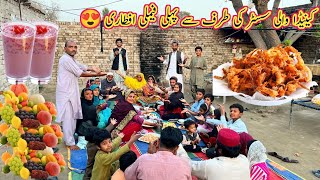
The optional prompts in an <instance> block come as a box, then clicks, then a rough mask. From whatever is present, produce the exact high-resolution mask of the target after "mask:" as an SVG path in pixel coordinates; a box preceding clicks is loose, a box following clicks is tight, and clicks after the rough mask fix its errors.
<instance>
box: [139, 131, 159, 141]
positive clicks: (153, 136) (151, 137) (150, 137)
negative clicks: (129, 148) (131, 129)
mask: <svg viewBox="0 0 320 180" xmlns="http://www.w3.org/2000/svg"><path fill="white" fill-rule="evenodd" d="M159 138H160V134H157V133H147V134H145V135H143V136H142V137H140V138H139V139H138V140H139V141H141V142H145V143H151V142H154V141H155V140H157V139H159Z"/></svg>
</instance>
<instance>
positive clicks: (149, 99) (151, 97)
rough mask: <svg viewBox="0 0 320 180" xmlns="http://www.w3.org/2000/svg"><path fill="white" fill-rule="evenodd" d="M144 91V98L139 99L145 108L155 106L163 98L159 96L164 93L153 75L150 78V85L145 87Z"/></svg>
mask: <svg viewBox="0 0 320 180" xmlns="http://www.w3.org/2000/svg"><path fill="white" fill-rule="evenodd" d="M142 90H143V96H140V97H139V102H140V103H141V104H142V105H143V106H144V104H146V105H148V104H155V103H156V102H157V101H159V100H160V99H161V97H160V96H159V95H158V94H162V93H163V92H162V91H161V89H160V88H159V87H158V85H157V83H156V78H155V77H154V76H152V75H149V76H148V83H147V84H146V85H145V86H143V88H142ZM141 101H142V102H141Z"/></svg>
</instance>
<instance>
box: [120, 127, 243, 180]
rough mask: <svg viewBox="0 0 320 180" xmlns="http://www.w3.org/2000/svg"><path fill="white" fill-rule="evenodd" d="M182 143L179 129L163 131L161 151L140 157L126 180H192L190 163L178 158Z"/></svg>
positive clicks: (129, 170)
mask: <svg viewBox="0 0 320 180" xmlns="http://www.w3.org/2000/svg"><path fill="white" fill-rule="evenodd" d="M181 142H182V133H181V131H180V130H179V129H176V128H172V127H167V128H165V129H163V130H162V131H161V136H160V146H159V150H158V151H157V152H156V153H154V154H143V155H142V156H140V157H139V158H138V159H137V160H136V161H135V162H134V163H133V164H132V165H131V166H129V167H128V168H127V169H126V171H125V176H126V179H127V180H135V179H181V180H182V179H186V180H191V169H190V165H189V163H188V161H187V160H186V159H183V158H180V157H178V156H176V154H177V151H178V149H179V144H180V143H181ZM248 168H249V164H248Z"/></svg>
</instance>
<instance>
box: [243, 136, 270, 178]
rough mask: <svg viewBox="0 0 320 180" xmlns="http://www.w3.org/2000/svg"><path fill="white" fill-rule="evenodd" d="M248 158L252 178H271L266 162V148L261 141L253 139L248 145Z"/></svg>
mask: <svg viewBox="0 0 320 180" xmlns="http://www.w3.org/2000/svg"><path fill="white" fill-rule="evenodd" d="M247 150H248V151H247V152H248V154H247V158H248V160H249V163H250V174H251V179H252V180H269V179H270V173H269V169H268V166H267V164H266V160H267V155H266V151H267V150H266V148H265V147H264V145H263V144H262V143H261V142H260V141H256V140H252V141H250V142H249V143H248V145H247Z"/></svg>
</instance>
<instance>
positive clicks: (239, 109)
mask: <svg viewBox="0 0 320 180" xmlns="http://www.w3.org/2000/svg"><path fill="white" fill-rule="evenodd" d="M220 109H221V117H220V119H221V122H222V124H223V126H224V127H225V128H229V129H232V130H234V131H235V132H237V133H239V134H240V133H243V132H245V133H248V130H247V126H246V125H245V124H244V122H243V121H242V120H241V116H242V115H243V106H242V105H240V104H237V103H236V104H232V105H231V106H230V120H229V121H227V120H226V117H225V116H224V115H225V109H224V106H220Z"/></svg>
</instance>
